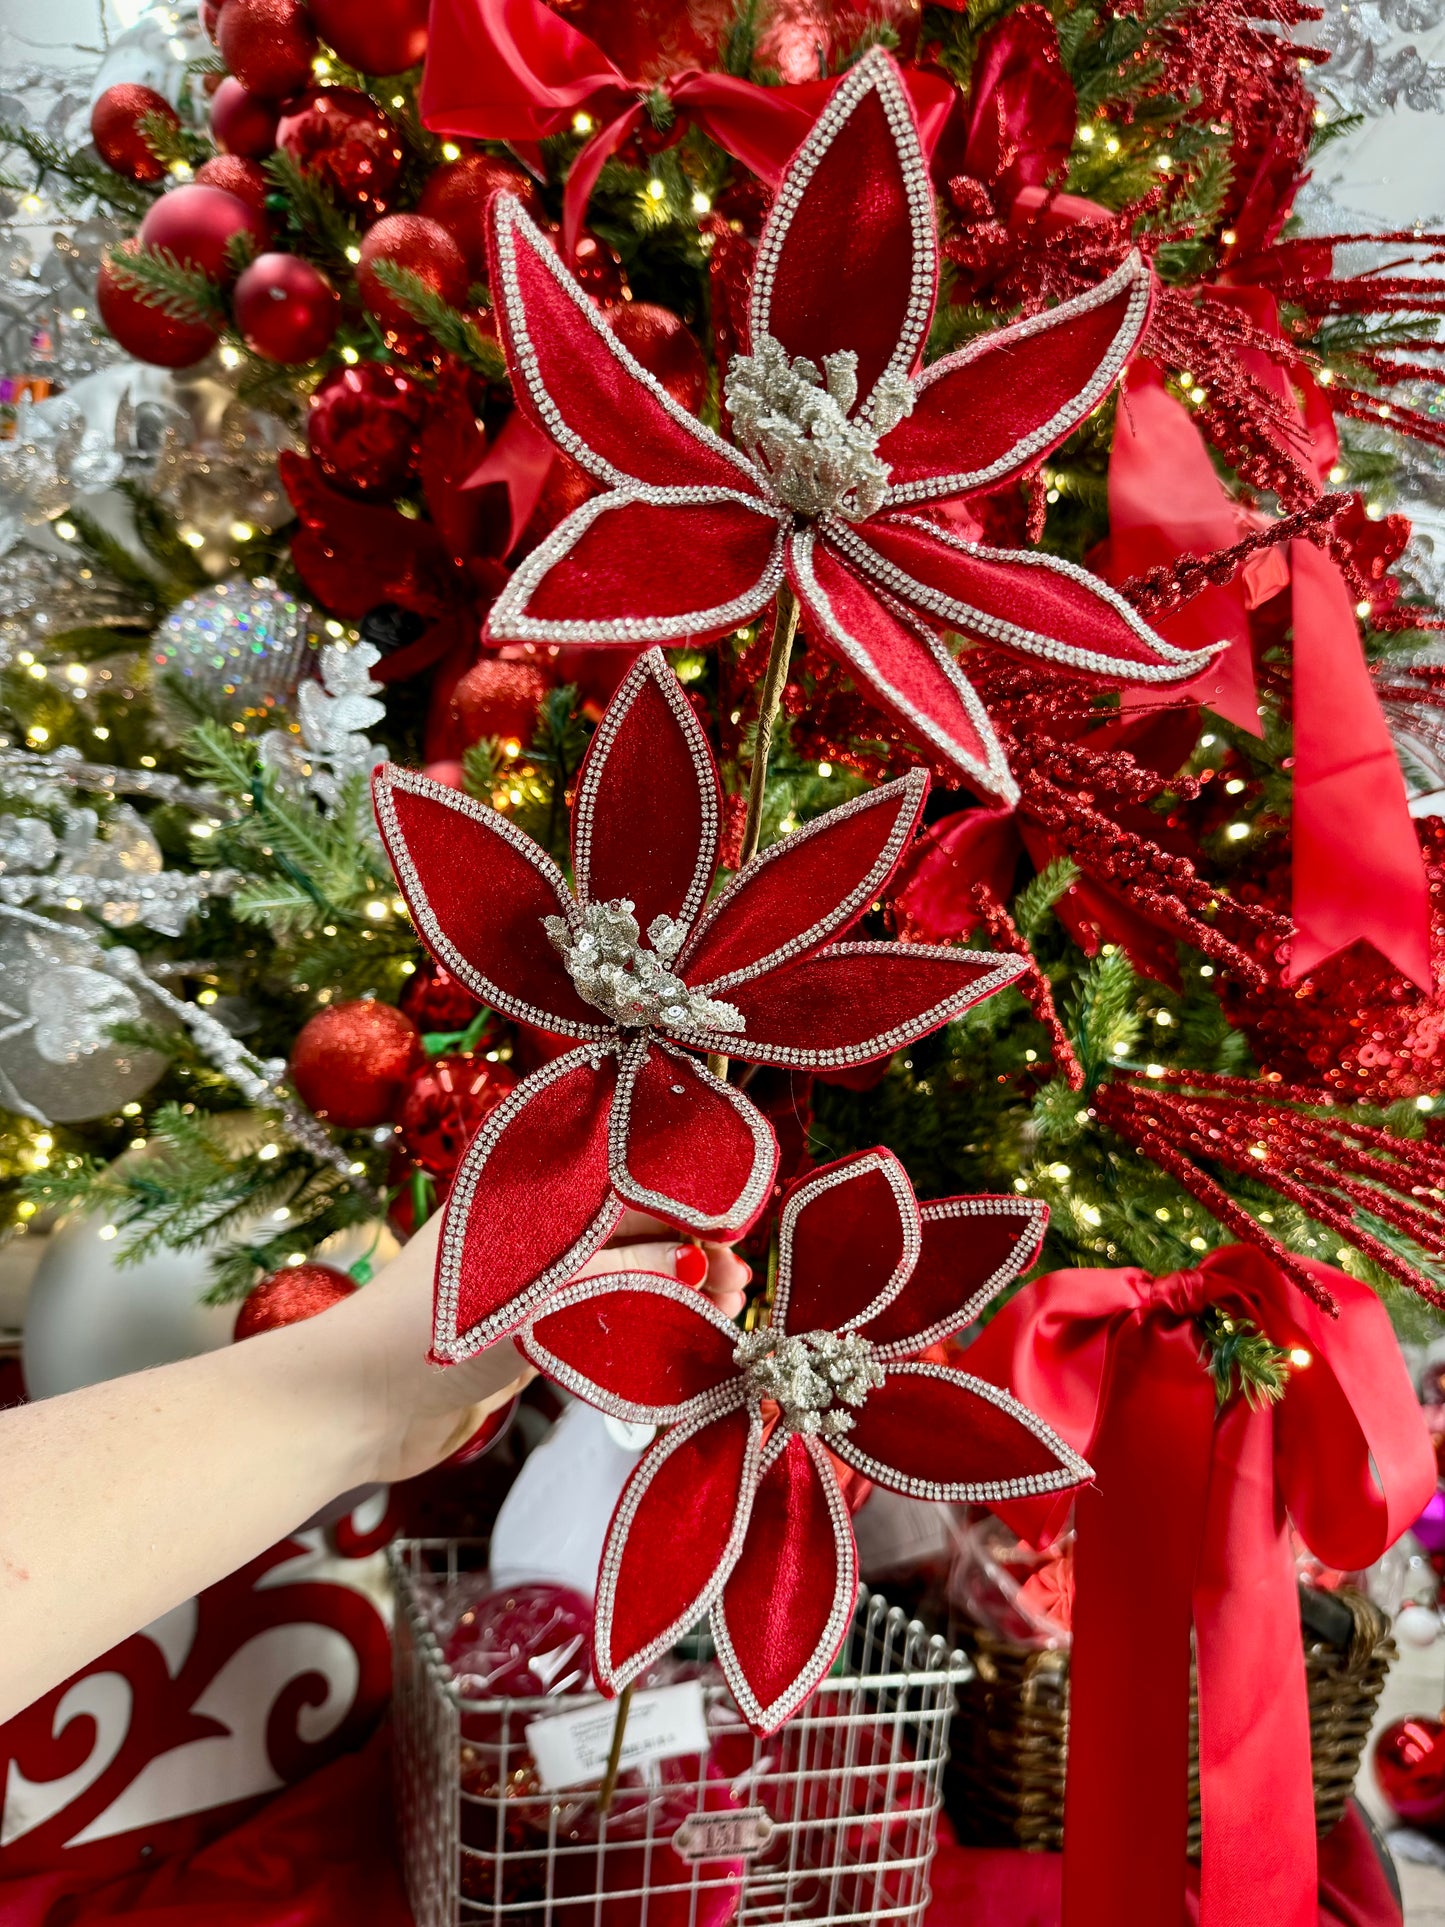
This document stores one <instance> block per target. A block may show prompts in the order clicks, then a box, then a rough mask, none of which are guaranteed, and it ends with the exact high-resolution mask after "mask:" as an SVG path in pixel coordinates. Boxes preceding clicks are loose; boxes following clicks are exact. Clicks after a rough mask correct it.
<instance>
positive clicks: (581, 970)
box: [542, 897, 743, 1032]
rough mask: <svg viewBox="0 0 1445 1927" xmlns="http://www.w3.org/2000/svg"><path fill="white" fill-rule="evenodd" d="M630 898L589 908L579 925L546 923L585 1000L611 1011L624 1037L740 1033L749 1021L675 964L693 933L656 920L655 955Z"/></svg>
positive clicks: (650, 930) (650, 929) (559, 920)
mask: <svg viewBox="0 0 1445 1927" xmlns="http://www.w3.org/2000/svg"><path fill="white" fill-rule="evenodd" d="M636 907H637V906H636V905H635V904H634V903H633V902H632V900H631V899H630V898H628V897H620V898H614V899H613V901H612V902H611V903H588V904H584V905H583V906H582V907H581V909H580V911H579V913H578V920H577V922H576V923H575V924H574V923H569V922H568V920H567V918H566V917H543V919H542V923H543V925H544V927H545V929H546V932H547V935H548V936H549V937H550V938H551V940H552V943H553V944H554V945H555V947H556V948H557V950H558V951H559V952H560V953H561V957H562V961H563V963H564V964H565V965H566V966H567V975H568V976H569V977H570V978H571V979H572V981H573V983H574V984H576V986H577V992H578V995H579V996H580V997H582V998H584V999H585V1000H586V1002H587V1003H589V1004H592V1005H594V1006H595V1007H596V1008H597V1009H598V1010H601V1011H605V1012H606V1014H607V1015H608V1016H609V1017H610V1018H611V1019H612V1021H613V1022H614V1023H615V1024H619V1025H621V1026H622V1028H623V1029H624V1030H634V1029H640V1028H642V1027H644V1026H648V1027H651V1026H653V1025H656V1026H658V1027H659V1028H660V1029H662V1030H670V1031H684V1032H685V1031H703V1030H720V1031H740V1030H741V1029H742V1028H743V1014H742V1012H741V1011H740V1010H738V1009H737V1008H736V1006H735V1005H733V1004H724V1003H720V1002H718V1001H717V1000H716V999H714V998H712V997H707V996H704V995H703V993H702V992H701V991H700V990H689V988H688V987H687V985H686V984H685V983H684V982H683V981H682V979H681V978H680V977H675V976H673V974H672V972H671V971H670V970H669V969H668V967H667V966H668V965H669V964H670V963H671V962H672V960H673V959H674V957H676V955H677V953H678V952H679V950H681V949H682V945H683V940H684V938H685V937H686V936H687V931H686V930H685V928H684V927H683V925H682V924H680V923H678V922H677V921H676V920H675V919H674V918H672V917H654V918H653V920H652V922H651V923H650V924H649V925H648V926H647V938H648V943H650V944H651V946H652V948H651V949H648V948H647V945H646V944H644V943H643V941H642V932H641V931H640V930H639V928H638V925H637V918H636V917H635V916H634V915H633V911H634V910H635V909H636Z"/></svg>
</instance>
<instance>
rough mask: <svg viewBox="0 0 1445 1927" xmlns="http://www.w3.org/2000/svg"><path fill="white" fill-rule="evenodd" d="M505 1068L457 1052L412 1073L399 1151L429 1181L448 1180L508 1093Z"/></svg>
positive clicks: (511, 1080) (510, 1076)
mask: <svg viewBox="0 0 1445 1927" xmlns="http://www.w3.org/2000/svg"><path fill="white" fill-rule="evenodd" d="M517 1081H518V1080H517V1073H516V1072H515V1071H514V1070H512V1069H511V1068H510V1067H509V1066H508V1065H506V1064H489V1063H488V1062H487V1060H486V1058H485V1057H474V1056H471V1055H469V1054H463V1053H462V1052H457V1053H455V1054H451V1055H448V1056H445V1057H434V1058H433V1059H432V1060H431V1062H430V1063H429V1064H423V1065H422V1066H421V1067H420V1069H418V1070H416V1071H413V1073H412V1075H411V1079H410V1082H409V1083H408V1085H407V1088H406V1095H405V1096H404V1097H403V1098H402V1100H401V1110H400V1112H399V1113H398V1117H397V1122H398V1123H399V1124H400V1126H401V1142H402V1148H403V1149H404V1150H405V1151H406V1154H407V1156H408V1157H410V1158H411V1159H412V1160H413V1161H414V1162H415V1163H417V1164H419V1165H420V1166H421V1167H422V1169H423V1170H424V1171H429V1172H430V1173H431V1175H432V1176H433V1177H434V1178H448V1179H449V1178H451V1177H452V1175H453V1174H454V1172H455V1171H456V1168H457V1166H458V1165H459V1164H460V1163H461V1161H462V1158H463V1156H464V1155H465V1153H466V1148H467V1146H468V1145H469V1144H470V1143H471V1141H472V1139H473V1138H474V1137H475V1136H476V1134H477V1131H478V1129H479V1128H480V1126H481V1124H482V1122H483V1120H484V1119H485V1118H487V1117H489V1116H490V1115H491V1113H492V1112H493V1111H494V1110H496V1108H497V1106H498V1105H499V1104H500V1103H501V1102H502V1100H503V1099H504V1098H505V1097H506V1096H507V1094H508V1092H509V1091H511V1090H514V1089H515V1088H516V1084H517Z"/></svg>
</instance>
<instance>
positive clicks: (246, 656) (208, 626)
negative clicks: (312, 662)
mask: <svg viewBox="0 0 1445 1927" xmlns="http://www.w3.org/2000/svg"><path fill="white" fill-rule="evenodd" d="M315 638H316V616H315V612H314V611H313V610H312V609H311V608H310V607H309V606H308V605H307V604H306V603H304V602H298V601H297V599H296V597H295V596H292V595H287V594H286V592H285V591H284V590H283V589H278V588H277V587H276V585H275V583H274V582H265V581H261V582H241V581H237V582H220V583H218V584H217V585H216V587H215V588H213V589H202V590H201V592H200V593H199V595H193V596H187V598H186V600H185V601H184V602H182V603H179V604H178V605H177V606H176V608H174V609H173V610H172V611H171V613H170V614H169V615H168V616H167V617H166V619H165V621H164V622H163V623H162V624H161V626H160V628H159V629H157V630H156V632H155V634H154V636H152V638H151V642H150V660H151V666H152V670H153V672H154V674H155V675H156V676H157V677H164V676H182V677H185V678H186V679H187V680H188V681H190V682H193V683H196V684H198V685H200V687H201V688H203V689H204V690H205V692H206V693H207V694H208V695H209V696H210V697H211V698H212V699H217V698H218V699H220V701H221V703H222V706H223V707H225V708H227V709H229V710H233V711H235V713H237V714H238V715H239V714H241V713H243V712H245V711H248V710H250V711H259V710H267V709H274V708H275V707H276V706H277V705H278V704H285V703H288V702H289V701H290V700H291V698H292V697H293V696H294V695H295V693H296V687H297V684H298V683H299V682H300V680H301V676H302V671H303V669H304V667H305V664H306V661H307V658H308V657H309V655H310V654H311V651H312V649H313V648H314V647H315Z"/></svg>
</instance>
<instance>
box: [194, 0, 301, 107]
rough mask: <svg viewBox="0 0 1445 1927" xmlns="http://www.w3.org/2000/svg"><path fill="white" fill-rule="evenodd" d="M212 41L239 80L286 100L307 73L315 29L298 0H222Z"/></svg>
mask: <svg viewBox="0 0 1445 1927" xmlns="http://www.w3.org/2000/svg"><path fill="white" fill-rule="evenodd" d="M216 44H217V46H218V47H219V48H220V50H221V58H222V59H223V60H224V61H225V63H226V65H227V66H228V67H229V68H230V70H231V72H232V73H233V74H234V75H235V76H236V78H237V80H239V81H240V83H241V85H242V86H243V87H245V88H247V89H248V90H249V91H250V92H251V93H253V94H259V95H260V97H261V98H262V100H284V99H285V98H286V97H287V95H288V94H294V93H295V92H296V90H297V88H298V87H304V86H305V85H306V82H307V81H308V80H309V79H310V78H311V62H312V61H313V60H314V59H315V57H316V31H315V29H314V28H313V26H312V25H311V16H310V15H309V14H308V13H307V11H306V9H305V7H303V6H300V5H299V4H298V0H226V6H225V11H224V12H223V13H222V15H221V19H220V24H219V26H218V28H217V31H216Z"/></svg>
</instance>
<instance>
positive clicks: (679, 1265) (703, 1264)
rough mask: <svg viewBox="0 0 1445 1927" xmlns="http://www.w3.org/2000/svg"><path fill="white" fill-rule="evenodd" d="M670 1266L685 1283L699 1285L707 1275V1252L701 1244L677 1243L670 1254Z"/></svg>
mask: <svg viewBox="0 0 1445 1927" xmlns="http://www.w3.org/2000/svg"><path fill="white" fill-rule="evenodd" d="M672 1268H673V1270H674V1271H675V1272H676V1273H677V1275H678V1278H679V1279H680V1280H681V1282H682V1283H683V1284H685V1285H700V1284H701V1283H702V1281H703V1279H704V1278H706V1276H707V1253H706V1252H705V1251H704V1250H703V1248H702V1246H701V1245H679V1246H678V1247H677V1250H676V1251H674V1252H673V1254H672Z"/></svg>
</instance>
